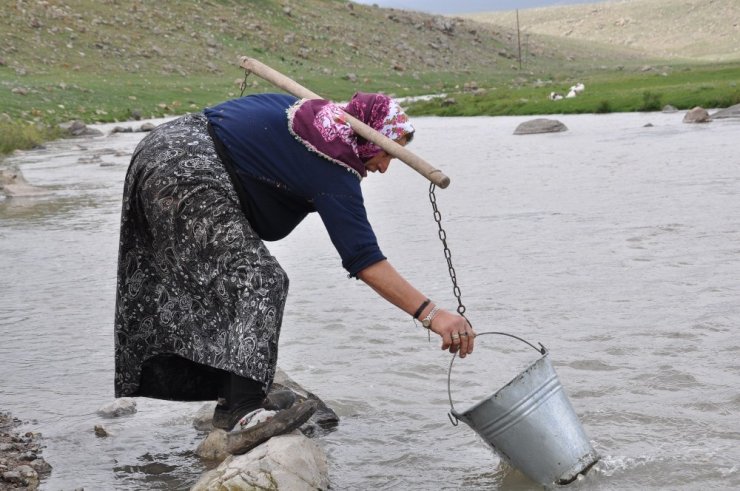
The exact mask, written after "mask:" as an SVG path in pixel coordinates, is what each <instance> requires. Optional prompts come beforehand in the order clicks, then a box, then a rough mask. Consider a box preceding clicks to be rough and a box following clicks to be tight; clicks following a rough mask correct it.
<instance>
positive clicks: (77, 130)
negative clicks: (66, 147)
mask: <svg viewBox="0 0 740 491" xmlns="http://www.w3.org/2000/svg"><path fill="white" fill-rule="evenodd" d="M59 127H60V128H61V129H63V130H65V131H66V132H67V133H68V134H69V135H70V136H101V135H102V134H103V132H102V131H100V130H96V129H94V128H88V127H87V125H86V124H85V123H83V122H82V121H79V120H75V121H70V122H69V123H63V124H60V125H59Z"/></svg>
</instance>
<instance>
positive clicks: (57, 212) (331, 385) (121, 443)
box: [0, 114, 740, 490]
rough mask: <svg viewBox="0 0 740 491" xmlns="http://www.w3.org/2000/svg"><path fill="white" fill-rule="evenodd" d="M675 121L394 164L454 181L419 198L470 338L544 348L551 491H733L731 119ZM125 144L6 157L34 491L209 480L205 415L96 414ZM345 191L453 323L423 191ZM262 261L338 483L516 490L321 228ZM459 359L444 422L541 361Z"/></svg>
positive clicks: (104, 374) (58, 145)
mask: <svg viewBox="0 0 740 491" xmlns="http://www.w3.org/2000/svg"><path fill="white" fill-rule="evenodd" d="M681 118H682V115H680V114H614V115H603V116H593V115H583V116H561V117H559V118H558V119H560V120H561V121H563V122H564V123H565V124H566V125H567V126H568V127H569V128H570V130H569V131H568V132H565V133H559V134H546V135H531V136H513V135H512V133H513V130H514V128H515V127H516V125H517V124H519V123H520V122H522V121H524V120H526V119H530V118H519V117H501V118H459V119H458V118H450V119H439V118H418V119H417V120H416V121H415V122H416V125H417V129H418V134H417V138H416V139H415V141H414V142H413V144H412V150H414V151H416V152H418V153H419V154H420V155H422V156H424V157H425V158H426V159H427V160H429V161H431V162H433V163H434V164H435V165H437V166H439V167H441V168H442V169H443V170H444V171H445V172H446V173H447V174H448V175H449V176H450V177H451V179H452V184H451V186H450V187H449V188H448V189H446V190H437V192H436V195H437V203H438V205H439V207H440V211H441V213H442V221H443V226H444V227H445V229H446V232H447V238H448V244H449V246H450V248H451V251H452V261H453V264H454V267H455V272H456V275H457V279H458V281H459V284H460V287H461V290H462V294H463V297H462V299H463V303H464V305H465V306H466V307H467V315H468V317H469V319H470V320H471V322H472V323H473V326H474V327H475V328H476V329H477V330H478V331H479V332H484V331H507V332H510V333H513V334H517V335H519V336H522V337H524V338H526V339H528V340H530V341H532V342H541V343H543V344H544V345H545V346H546V347H547V348H548V349H549V350H550V352H551V358H552V359H553V361H554V364H555V366H556V369H557V370H558V373H559V375H560V379H561V383H562V384H563V386H564V387H565V389H566V391H567V392H568V394H569V397H570V400H571V402H572V403H573V406H574V407H575V410H576V412H577V413H578V415H579V416H580V418H581V420H582V422H583V424H584V427H585V429H586V431H587V433H588V434H589V436H590V438H591V439H592V441H593V444H594V446H595V448H596V449H597V450H598V452H599V453H600V454H601V455H602V460H601V462H599V463H598V464H597V465H596V467H595V468H594V469H593V470H592V471H591V472H590V473H589V474H588V476H587V477H585V478H584V479H581V480H580V481H578V482H576V483H574V484H572V485H571V486H569V488H570V489H574V490H579V489H581V490H586V489H588V490H592V489H595V490H625V489H640V490H655V489H672V490H677V489H684V490H697V489H738V488H740V468H739V467H740V411H739V409H740V361H738V360H740V336H738V334H737V328H738V324H740V158H739V157H738V153H737V142H738V141H739V140H738V137H740V122H739V121H737V120H736V121H729V120H725V121H715V122H712V123H710V124H707V125H687V124H682V123H681ZM648 122H650V123H652V124H653V125H654V126H653V127H643V126H644V125H645V124H646V123H648ZM103 129H104V130H108V129H110V127H104V128H103ZM141 137H142V134H141V133H134V134H113V135H110V136H106V137H98V138H87V139H78V140H69V141H62V142H54V143H51V144H49V145H48V147H47V148H46V149H41V150H36V151H31V152H27V153H24V154H22V155H19V156H14V157H12V158H10V159H9V163H11V164H14V165H18V166H19V167H20V168H21V169H22V171H23V172H24V174H25V176H26V178H27V179H28V181H30V182H31V183H32V184H35V185H39V186H44V187H47V188H48V189H49V191H50V194H48V195H47V196H42V197H36V198H13V199H5V200H0V271H1V273H0V292H1V294H0V409H2V410H7V411H10V412H12V413H13V414H14V415H15V416H17V417H19V418H21V419H23V420H26V421H28V423H27V424H26V425H25V426H24V427H23V429H24V430H32V431H40V432H42V433H43V435H44V442H45V444H46V448H45V449H44V451H43V456H44V457H45V459H46V460H47V461H49V462H50V463H51V464H52V466H53V467H54V469H53V473H52V474H51V476H50V477H49V478H48V479H47V480H45V481H44V483H43V489H50V490H57V489H73V488H76V487H84V488H85V489H124V490H138V489H186V488H187V487H188V486H189V485H190V484H192V483H193V482H194V481H195V480H196V479H197V478H198V476H199V475H200V473H201V472H202V471H203V470H204V469H205V466H204V464H203V463H202V462H200V461H199V460H198V458H197V457H195V456H194V455H193V450H194V448H195V447H196V445H197V443H198V442H199V441H200V439H201V438H202V435H200V434H198V433H197V432H196V430H194V429H193V428H192V426H191V417H192V415H193V414H194V413H195V411H196V410H197V409H198V408H199V407H200V406H201V403H174V402H166V401H156V400H147V399H140V400H138V412H137V413H136V414H135V415H132V416H127V417H123V418H119V419H115V420H102V419H100V417H98V416H97V415H96V410H97V409H98V408H99V407H100V406H102V405H103V404H106V403H108V402H111V400H112V399H113V390H112V384H113V336H112V321H113V304H114V287H115V274H116V271H115V266H116V255H117V240H118V237H117V234H118V220H119V211H120V197H121V191H122V183H123V178H124V174H125V171H126V165H127V161H128V158H129V155H130V153H131V151H132V150H133V148H134V146H135V145H136V143H137V142H138V140H139V139H140V138H141ZM126 154H128V155H126ZM95 155H98V156H99V157H97V158H95V157H94V156H95ZM363 186H364V188H365V193H366V202H367V207H368V210H369V216H370V220H371V222H372V223H373V225H374V228H375V230H376V233H377V235H378V237H379V240H380V244H381V248H382V249H383V251H384V253H385V254H386V255H387V256H388V258H389V259H390V260H391V262H392V263H393V264H394V265H395V266H396V268H397V269H399V270H400V271H401V272H402V273H403V274H404V275H405V276H406V277H407V278H409V279H410V280H411V282H412V283H414V284H415V285H416V286H417V287H419V288H420V289H421V290H422V291H423V292H425V293H426V294H427V295H428V296H430V297H431V298H433V299H434V300H435V301H437V302H439V303H441V304H443V305H445V306H447V307H448V308H452V309H454V308H455V307H456V306H457V304H456V301H455V299H454V296H453V295H452V287H451V285H450V279H449V277H448V268H447V264H446V261H445V259H444V256H443V253H442V246H441V244H440V242H439V240H438V235H437V228H436V224H435V223H434V221H433V218H432V212H431V206H430V204H429V199H428V195H427V193H428V186H427V184H426V181H425V180H423V179H422V178H420V177H419V176H418V175H416V174H415V173H414V172H413V171H411V170H409V169H408V168H406V167H405V166H404V165H403V164H401V163H395V164H394V165H393V166H392V167H391V170H389V171H388V173H386V174H385V175H384V176H380V175H371V176H370V177H369V178H368V179H367V181H366V182H365V183H364V184H363ZM269 247H270V249H271V251H272V252H273V253H274V254H275V255H276V256H277V257H278V258H279V259H280V261H281V263H282V264H283V266H284V268H285V269H286V270H287V271H288V274H289V275H290V278H291V293H290V295H289V299H288V305H287V308H286V314H285V321H284V324H283V332H282V337H281V341H280V349H281V352H280V361H279V364H280V366H281V367H282V368H283V369H284V370H285V371H286V372H287V373H288V374H289V375H290V376H291V377H292V378H293V379H295V380H296V381H297V382H298V383H300V384H302V385H303V386H304V387H306V388H307V389H309V390H311V391H313V392H315V393H316V394H317V395H319V396H320V397H321V398H323V399H324V400H325V401H326V402H327V403H328V404H329V405H330V406H332V407H333V408H334V409H335V410H336V411H337V413H338V414H339V415H340V417H341V423H340V425H339V427H338V428H337V429H336V430H335V431H333V432H330V433H328V434H325V435H322V436H320V437H319V438H317V439H316V441H317V443H319V444H320V445H321V446H322V447H323V448H324V449H325V450H326V452H327V454H328V458H329V461H330V474H331V480H332V483H333V488H334V489H341V490H345V489H357V490H362V489H419V490H436V489H481V490H482V489H521V490H528V489H537V486H535V485H534V484H532V483H531V482H530V481H528V480H527V479H526V478H525V477H523V476H522V475H521V474H519V473H517V472H515V471H512V470H511V469H508V468H507V467H506V466H505V465H502V464H501V463H500V461H499V459H498V458H497V457H496V456H495V455H494V454H493V453H492V452H491V451H490V450H489V449H488V448H487V447H486V445H485V444H484V443H483V442H482V441H481V440H480V439H479V438H478V437H477V436H476V435H475V434H474V433H473V431H472V430H471V429H470V428H468V427H467V426H465V425H464V424H461V425H460V426H457V427H454V426H452V425H451V424H450V422H449V420H448V417H447V412H448V410H449V408H450V404H449V401H448V392H447V376H448V367H449V364H450V359H451V355H449V353H446V352H442V351H440V350H439V342H438V341H437V339H432V340H431V342H429V341H428V339H427V334H426V331H425V330H424V329H423V328H422V327H421V326H419V325H415V324H414V323H413V322H412V320H411V319H410V318H409V317H408V316H407V315H405V314H403V313H401V312H399V311H398V310H396V309H395V308H393V307H391V306H389V305H388V304H386V303H385V302H384V301H383V300H381V299H379V298H378V297H377V296H376V295H375V294H374V293H373V292H372V291H371V290H370V289H369V288H367V287H366V286H365V285H364V284H363V283H361V282H359V281H355V280H351V279H347V277H346V273H345V272H344V270H342V269H341V266H340V262H339V259H338V256H337V254H336V253H335V252H334V250H333V248H332V246H331V244H330V242H329V240H328V238H327V235H326V233H325V231H324V230H323V229H322V226H321V222H320V220H319V219H318V218H317V217H310V218H309V219H307V220H306V221H305V222H304V223H303V224H301V225H300V226H299V227H298V229H297V230H296V232H295V233H294V234H293V235H292V236H291V237H289V238H288V239H286V240H284V241H281V242H278V243H272V244H270V245H269ZM478 341H479V343H478V346H477V349H476V352H475V353H474V354H473V356H471V357H469V358H467V359H465V360H457V361H456V362H455V364H454V366H453V370H452V376H451V381H452V384H451V385H452V397H453V400H454V402H455V407H456V408H457V409H458V410H463V409H466V408H467V407H468V406H469V405H471V404H472V403H474V402H475V401H477V400H479V399H480V398H481V397H483V396H486V395H489V394H491V393H493V392H494V391H495V390H496V389H498V388H499V387H501V386H503V385H504V384H505V383H506V382H507V381H508V380H509V379H511V378H512V377H513V376H514V375H516V373H518V372H519V371H520V370H521V368H522V367H523V365H524V364H525V363H527V362H529V361H532V360H534V359H535V358H536V357H537V353H535V352H534V351H532V350H531V349H529V348H527V347H526V346H524V345H522V344H521V343H517V342H516V341H513V340H510V339H508V338H500V337H498V336H485V337H481V338H480V339H479V340H478ZM96 424H103V425H105V426H106V428H108V430H109V431H110V432H111V433H112V436H111V437H109V438H97V437H96V436H95V434H94V432H93V427H94V425H96Z"/></svg>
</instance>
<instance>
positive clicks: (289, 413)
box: [226, 400, 318, 455]
mask: <svg viewBox="0 0 740 491" xmlns="http://www.w3.org/2000/svg"><path fill="white" fill-rule="evenodd" d="M317 407H318V404H317V403H316V401H312V400H307V401H304V402H299V403H297V404H294V405H293V406H291V407H290V408H288V409H285V410H283V411H278V412H277V413H276V414H275V415H274V416H272V417H271V418H270V419H268V420H266V421H262V422H257V423H256V424H253V425H251V426H250V425H249V422H248V421H245V423H246V425H245V426H244V427H243V428H242V426H241V425H237V428H235V429H233V430H232V431H230V432H229V433H228V434H227V435H226V451H227V452H229V453H230V454H232V455H241V454H243V453H247V452H249V451H250V450H252V449H253V448H254V447H256V446H257V445H260V444H261V443H264V442H266V441H267V440H269V439H270V438H272V437H273V436H277V435H282V434H284V433H289V432H291V431H293V430H296V429H298V428H299V427H300V426H301V425H302V424H303V423H305V422H306V421H308V418H310V417H311V415H312V414H313V413H314V411H316V408H317ZM255 413H256V411H255ZM248 416H250V415H247V416H246V417H248ZM246 417H245V418H246ZM245 418H242V419H245Z"/></svg>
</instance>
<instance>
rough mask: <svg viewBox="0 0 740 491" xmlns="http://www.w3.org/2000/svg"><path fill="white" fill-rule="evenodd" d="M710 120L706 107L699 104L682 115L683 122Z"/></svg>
mask: <svg viewBox="0 0 740 491" xmlns="http://www.w3.org/2000/svg"><path fill="white" fill-rule="evenodd" d="M710 121H711V118H710V117H709V113H708V112H707V110H706V109H704V108H703V107H700V106H696V107H695V108H694V109H692V110H690V111H689V112H687V113H686V115H685V116H684V117H683V122H684V123H690V124H693V123H708V122H710Z"/></svg>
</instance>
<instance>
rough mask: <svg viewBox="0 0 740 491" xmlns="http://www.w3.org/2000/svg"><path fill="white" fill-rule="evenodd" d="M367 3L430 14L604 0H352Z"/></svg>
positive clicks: (550, 5) (487, 10)
mask: <svg viewBox="0 0 740 491" xmlns="http://www.w3.org/2000/svg"><path fill="white" fill-rule="evenodd" d="M354 1H355V2H357V3H365V4H368V5H372V4H377V5H378V6H379V7H386V8H396V9H405V10H418V11H420V12H427V13H430V14H465V13H470V12H493V11H496V10H516V9H519V10H522V9H527V8H535V7H552V6H557V5H573V4H576V3H598V2H602V1H604V0H354Z"/></svg>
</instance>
